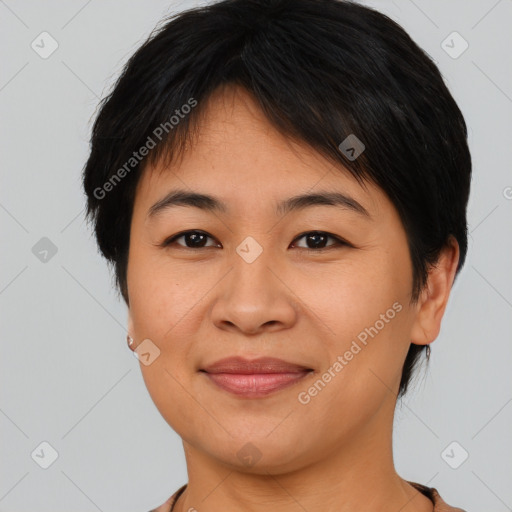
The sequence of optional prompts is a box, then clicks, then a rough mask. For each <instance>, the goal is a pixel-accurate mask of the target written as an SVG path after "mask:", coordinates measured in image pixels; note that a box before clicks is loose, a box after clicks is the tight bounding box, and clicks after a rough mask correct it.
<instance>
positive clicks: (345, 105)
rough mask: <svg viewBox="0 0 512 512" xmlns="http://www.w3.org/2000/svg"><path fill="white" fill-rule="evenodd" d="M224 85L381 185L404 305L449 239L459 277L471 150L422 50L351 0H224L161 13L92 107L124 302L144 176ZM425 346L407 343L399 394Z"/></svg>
mask: <svg viewBox="0 0 512 512" xmlns="http://www.w3.org/2000/svg"><path fill="white" fill-rule="evenodd" d="M228 84H230V85H231V84H233V85H237V86H241V87H243V88H244V89H245V90H246V91H248V92H249V93H251V94H252V96H253V97H254V99H255V101H256V102H257V104H258V105H259V106H260V107H261V109H262V111H263V113H264V114H265V116H266V117H267V118H268V120H269V121H270V122H271V123H272V124H273V125H274V126H275V127H276V128H277V129H278V130H279V132H280V133H282V134H283V135H285V136H287V137H289V138H291V139H294V140H297V141H299V142H302V143H306V144H307V145H309V146H310V147H311V148H313V149H314V150H316V151H317V152H319V153H321V154H322V155H324V156H325V157H326V158H328V159H329V160H330V161H331V162H333V164H334V165H336V166H338V168H339V167H340V166H344V167H345V168H346V169H348V171H350V173H351V174H352V175H353V176H354V177H355V178H356V179H357V180H358V181H359V182H360V183H361V184H363V183H364V182H365V181H369V182H373V183H375V184H376V185H378V186H379V187H380V188H381V189H382V190H383V191H384V192H385V193H386V194H387V196H388V197H389V199H390V200H391V202H392V203H393V205H394V206H395V208H396V209H397V211H398V213H399V215H400V218H401V221H402V223H403V225H404V228H405V231H406V233H407V239H408V245H409V250H410V255H411V261H412V267H413V287H412V290H411V302H413V303H414V302H416V301H417V300H418V298H419V294H420V292H421V291H422V289H423V288H424V286H425V284H426V280H427V277H428V270H429V268H430V267H431V266H432V265H435V263H436V261H437V260H438V257H439V254H440V251H441V249H442V248H443V247H444V246H445V245H446V244H447V242H448V240H449V238H451V237H454V238H455V239H456V241H457V242H458V245H459V248H460V259H459V263H458V267H457V275H458V273H459V271H460V268H461V267H462V265H463V263H464V260H465V256H466V252H467V221H466V208H467V202H468V198H469V190H470V181H471V156H470V152H469V148H468V144H467V128H466V124H465V121H464V118H463V115H462V113H461V111H460V110H459V108H458V106H457V104H456V102H455V100H454V99H453V97H452V96H451V94H450V92H449V91H448V89H447V87H446V85H445V83H444V81H443V78H442V75H441V73H440V72H439V70H438V68H437V67H436V65H435V64H434V62H433V61H432V59H431V58H430V57H429V56H428V54H426V53H425V52H424V51H423V50H422V49H421V48H420V47H419V46H417V45H416V43H414V41H413V40H412V39H411V38H410V37H409V35H408V34H407V33H406V32H405V31H404V30H403V29H402V28H401V27H400V25H398V24H397V23H396V22H394V21H393V20H392V19H390V18H389V17H388V16H386V15H384V14H382V13H380V12H378V11H375V10H373V9H371V8H368V7H365V6H362V5H359V4H357V3H354V2H350V1H343V0H223V1H220V2H216V3H213V4H210V5H206V6H202V7H197V8H194V9H189V10H187V11H183V12H181V13H178V14H174V15H172V16H170V17H167V18H165V19H164V20H162V24H161V26H157V28H155V30H154V31H153V33H152V34H150V36H149V37H148V39H147V40H146V41H145V42H144V43H143V44H142V46H141V47H140V48H139V49H138V50H137V51H136V52H135V53H134V54H133V56H132V57H131V58H130V59H129V61H128V62H127V63H126V65H125V67H124V69H123V71H122V73H121V76H120V77H119V79H118V80H117V82H116V83H115V84H114V87H113V89H112V91H111V92H110V93H109V95H108V96H107V97H105V98H104V99H103V100H102V101H101V103H100V105H99V112H98V115H97V117H96V119H95V122H94V126H93V130H92V136H91V149H90V155H89V158H88V161H87V163H86V165H85V168H84V171H83V185H84V189H85V192H86V195H87V219H88V220H89V221H91V222H92V223H93V226H94V230H95V234H96V239H97V243H98V246H99V248H100V250H101V252H102V254H103V255H104V256H105V258H106V259H107V260H108V261H109V263H111V264H112V265H113V267H114V270H115V278H116V284H117V287H118V290H120V292H121V294H122V296H123V298H124V300H125V302H126V304H127V305H129V298H128V290H127V282H126V272H127V263H128V248H129V236H130V225H131V217H132V211H133V203H134V198H135V189H136V186H137V183H138V182H139V179H140V176H141V173H142V171H143V169H144V168H145V166H146V164H148V163H152V164H155V163H157V162H159V161H162V160H163V159H168V158H169V159H170V160H169V161H171V160H172V159H174V158H175V157H177V156H179V155H180V154H182V151H183V149H184V147H185V145H186V144H189V142H190V140H191V137H192V134H193V133H196V131H197V130H196V129H197V126H198V125H199V123H198V121H199V119H200V113H201V112H202V111H204V109H205V106H206V104H207V101H208V98H209V97H210V96H211V94H212V93H213V92H214V91H216V90H217V89H218V88H219V87H222V86H224V85H228ZM349 135H352V136H354V135H355V136H356V137H357V139H355V140H359V141H361V142H362V144H364V151H363V152H362V153H361V154H360V156H359V157H357V158H353V157H352V158H351V155H353V154H354V151H352V154H349V153H347V152H346V151H342V150H340V143H342V141H344V140H345V139H346V138H347V137H348V136H349ZM349 140H351V139H349ZM359 147H360V148H362V146H359ZM142 148H146V150H145V151H144V150H143V149H142ZM139 150H140V153H139ZM134 152H135V153H134ZM423 349H425V346H419V345H414V344H411V346H410V349H409V352H408V354H407V357H406V360H405V363H404V367H403V373H402V378H401V382H400V388H399V395H398V396H401V395H402V394H403V393H405V391H406V390H407V385H408V383H409V380H410V377H411V373H412V371H413V369H414V367H415V365H416V362H417V360H418V356H419V355H420V353H421V351H422V350H423Z"/></svg>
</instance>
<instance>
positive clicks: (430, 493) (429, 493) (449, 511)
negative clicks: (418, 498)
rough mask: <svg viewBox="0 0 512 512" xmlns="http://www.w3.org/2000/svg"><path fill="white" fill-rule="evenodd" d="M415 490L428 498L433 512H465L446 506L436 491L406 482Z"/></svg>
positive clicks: (432, 488)
mask: <svg viewBox="0 0 512 512" xmlns="http://www.w3.org/2000/svg"><path fill="white" fill-rule="evenodd" d="M408 483H409V484H411V485H412V486H413V487H414V488H415V489H417V490H418V491H420V492H421V493H422V494H424V495H425V496H426V497H427V498H430V500H431V501H432V503H433V504H434V512H466V511H465V510H463V509H461V508H456V507H452V506H450V505H448V503H446V502H445V501H444V500H443V498H441V496H440V495H439V492H437V489H435V488H434V487H427V486H426V485H422V484H418V483H416V482H408Z"/></svg>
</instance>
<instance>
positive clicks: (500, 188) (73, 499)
mask: <svg viewBox="0 0 512 512" xmlns="http://www.w3.org/2000/svg"><path fill="white" fill-rule="evenodd" d="M203 3H204V2H203ZM193 5H199V3H198V2H188V3H186V2H174V3H172V2H170V1H152V2H143V1H142V0H132V1H130V2H121V0H117V1H116V0H107V1H101V2H100V1H99V0H92V1H91V0H90V1H88V2H87V1H82V0H79V1H77V0H73V1H67V2H63V1H62V0H61V1H55V0H54V1H47V2H35V1H25V2H14V1H13V0H6V1H0V30H1V34H2V36H1V38H2V44H1V45H0V52H1V61H2V66H1V76H0V108H1V114H0V115H1V121H2V122H1V134H0V145H1V155H2V166H1V173H2V187H1V189H0V221H1V229H2V238H1V240H2V246H3V248H2V251H1V252H0V258H1V262H0V265H1V266H0V268H1V276H0V307H1V312H2V317H1V318H2V324H1V326H2V335H1V343H2V348H1V358H0V365H1V369H0V378H1V381H0V392H1V400H0V428H1V432H2V444H1V452H0V461H1V463H0V464H1V468H0V510H1V511H12V512H19V511H35V510H37V511H39V512H46V511H53V512H55V511H64V510H74V511H83V512H89V511H96V510H101V511H105V512H107V511H126V512H130V511H133V512H144V511H147V510H149V509H150V508H151V507H154V506H157V505H159V504H161V503H162V502H163V501H165V500H166V499H167V498H168V497H169V496H170V494H171V493H173V492H174V491H175V490H176V489H177V488H178V487H179V486H181V485H182V484H183V483H185V482H186V481H187V476H186V468H185V462H184V456H183V452H182V447H181V441H180V439H179V437H178V436H177V435H176V434H175V433H174V432H173V431H172V430H171V429H170V427H169V426H168V425H167V423H166V422H165V421H164V420H163V418H162V417H161V416H160V413H159V412H158V410H157V409H156V407H155V406H154V404H153V402H152V401H151V398H150V396H149V394H148V393H147V391H146V388H145V385H144V382H143V380H142V376H141V373H140V369H139V363H138V361H137V360H136V359H135V358H134V357H133V356H132V353H131V352H130V351H129V350H128V348H127V346H126V341H125V336H126V329H125V324H126V308H125V306H124V303H122V302H121V301H120V300H119V299H118V298H117V295H116V292H115V291H114V289H113V288H112V279H111V276H110V274H109V271H108V267H107V266H106V263H105V261H104V260H103V259H102V258H101V257H100V256H99V254H98V252H97V249H96V246H95V242H94V239H93V238H92V236H91V233H90V232H89V230H88V228H87V226H86V224H85V222H84V220H83V206H84V198H83V195H82V191H81V188H80V187H81V185H80V172H81V169H82V167H83V165H84V163H85V161H86V158H87V155H88V138H89V134H90V128H91V120H92V118H93V114H94V111H95V108H96V105H97V103H98V100H99V98H101V97H103V96H104V95H105V94H106V92H107V91H108V88H109V86H110V85H111V84H112V82H113V80H114V79H115V78H116V77H117V75H118V73H119V71H120V70H121V68H122V65H123V64H124V63H125V62H126V59H127V57H128V56H129V55H131V54H132V53H133V51H134V50H135V49H136V48H137V47H138V46H139V45H140V44H141V43H142V42H143V41H144V39H145V38H146V37H147V36H148V35H149V33H150V32H151V30H152V29H153V28H154V26H155V25H156V23H157V22H158V21H159V20H160V19H161V18H162V16H163V15H164V14H166V13H170V12H172V11H176V10H182V9H183V8H185V7H188V6H193ZM368 5H371V6H373V7H376V8H378V9H379V10H381V11H382V12H385V13H386V14H388V15H389V16H391V17H392V18H393V19H395V20H397V21H398V22H399V23H400V24H401V25H402V26H403V27H404V28H405V29H406V30H407V31H408V32H409V33H410V34H411V36H412V37H413V39H414V40H415V41H416V42H417V43H418V44H419V45H420V46H421V47H422V48H424V49H425V50H426V51H427V52H428V53H429V54H430V55H431V56H432V57H433V58H434V60H435V61H436V63H437V64H438V66H439V67H440V69H441V72H442V73H443V76H444V77H445V79H446V82H447V84H448V86H449V88H450V90H451V91H452V93H453V95H454V97H455V99H456V100H457V102H458V104H459V105H460V108H461V110H462V111H463V113H464V115H465V117H466V121H467V123H468V125H469V141H470V146H471V151H472V156H473V164H474V177H473V185H472V187H473V188H472V196H471V200H470V204H469V211H468V215H469V224H470V232H471V234H470V238H469V244H470V245H469V253H468V259H467V262H466V265H465V267H464V269H463V271H462V273H461V274H460V276H459V277H458V279H457V281H456V283H455V287H454V289H453V292H452V297H451V299H450V302H449V305H448V309H447V313H446V316H445V318H444V320H443V325H442V333H441V335H440V336H439V338H438V339H437V340H436V341H435V342H434V344H433V345H432V358H431V364H430V367H429V370H428V371H425V370H423V371H420V373H419V374H418V378H417V381H416V382H417V384H416V386H415V388H414V390H413V391H412V392H411V393H410V394H409V395H408V396H407V397H406V399H405V400H404V402H403V403H402V404H401V405H399V406H398V408H397V414H396V428H395V434H394V446H395V460H396V466H397V469H398V471H399V473H400V474H401V475H402V476H403V477H404V478H407V479H408V480H413V481H416V482H421V483H424V484H427V485H429V486H433V487H436V488H437V489H438V490H439V491H440V492H441V495H442V496H443V498H444V499H445V500H446V501H447V502H448V503H450V504H453V505H456V506H460V507H463V508H465V509H466V510H468V512H469V511H470V512H477V511H482V512H483V511H486V512H488V511H490V510H495V511H506V510H512V508H511V507H512V488H511V486H510V482H511V477H512V442H511V436H510V430H511V429H510V425H511V423H512V404H511V401H512V386H511V382H510V366H511V363H512V343H511V341H512V340H511V334H510V333H511V328H512V286H511V285H512V265H511V263H512V257H511V256H512V237H511V236H510V235H511V233H512V199H511V198H512V188H511V187H512V173H511V167H510V162H511V159H512V150H511V140H510V136H511V130H510V121H511V114H512V73H511V68H510V51H511V49H512V31H511V30H510V27H511V26H512V1H511V0H500V1H496V0H485V1H484V0H482V1H472V2H469V1H463V0H457V1H454V0H452V1H441V0H438V1H426V0H425V1H420V0H416V1H414V2H413V1H410V0H404V1H393V2H391V1H380V2H379V1H374V2H369V3H368ZM43 31H47V32H49V33H50V34H51V36H52V37H53V38H54V39H55V40H56V41H57V43H58V45H59V46H58V49H57V50H56V51H55V52H54V53H53V54H52V55H50V56H49V57H48V58H46V59H43V58H41V57H40V55H39V54H38V53H36V52H35V51H34V50H33V49H32V47H31V43H32V41H34V40H35V41H36V43H37V42H38V41H40V39H41V38H40V37H39V34H40V33H41V32H43ZM453 31H457V32H458V33H459V34H460V35H461V36H462V37H463V38H464V39H465V40H466V41H467V42H468V43H469V47H468V49H467V50H466V51H465V52H464V53H462V54H461V55H460V56H458V58H453V57H452V56H450V55H449V54H448V53H447V52H446V51H445V49H443V47H442V46H441V43H442V42H443V41H444V40H445V39H446V38H447V36H449V34H451V33H452V32H453ZM45 41H46V42H45V43H44V45H45V48H46V50H48V49H49V48H50V41H49V40H48V39H46V40H45ZM452 41H453V42H452ZM42 44H43V43H40V42H39V45H40V46H42ZM446 44H448V45H449V46H451V47H452V48H451V49H449V51H451V52H452V54H453V53H454V52H459V51H460V50H461V49H462V46H461V44H462V42H461V40H458V39H455V40H454V39H453V37H452V38H451V39H450V38H449V39H448V40H447V43H445V45H446ZM406 143H407V141H404V144H406ZM43 237H47V238H48V239H49V240H51V242H52V243H53V244H54V245H55V247H56V249H57V252H56V254H54V255H52V253H51V252H49V253H48V254H47V255H46V256H45V255H44V253H41V252H40V251H41V250H42V249H41V247H43V248H44V244H47V243H48V242H47V241H43V242H39V241H40V239H41V238H43ZM38 242H39V243H40V244H43V245H42V246H41V247H40V246H38V245H36V244H37V243H38ZM34 246H36V249H34V250H33V247H34ZM34 253H35V254H34ZM44 257H46V261H41V259H40V258H43V259H44ZM43 441H46V442H48V443H49V444H50V445H51V446H52V447H53V448H54V449H55V450H56V451H57V452H58V458H57V460H56V461H55V462H54V463H53V464H52V465H51V466H50V467H49V468H48V469H42V468H41V467H40V466H39V464H38V463H36V462H35V461H34V460H33V458H32V457H31V454H32V453H33V452H34V450H35V449H36V448H38V447H39V445H40V443H41V442H43ZM453 441H456V442H457V443H458V445H457V446H456V447H455V448H454V450H453V451H451V448H449V449H448V451H447V452H445V451H444V450H445V448H446V447H447V446H448V445H449V444H450V443H452V442H453ZM459 445H460V446H459ZM462 449H464V450H466V451H467V452H468V453H469V457H468V459H467V460H466V461H464V463H463V464H461V465H460V466H459V467H458V468H457V469H453V468H452V467H450V466H449V465H448V464H447V462H446V461H445V460H447V456H446V453H448V455H449V457H450V462H451V463H452V464H454V463H460V460H461V457H462V456H461V454H462V453H463V452H462V451H461V450H462ZM36 452H37V450H36ZM39 453H40V454H41V452H40V448H39ZM443 453H445V456H444V458H443V456H442V454H443ZM44 457H49V451H48V450H46V451H45V456H44ZM44 457H42V456H41V455H40V457H39V459H37V457H34V458H35V459H36V460H39V461H42V459H44Z"/></svg>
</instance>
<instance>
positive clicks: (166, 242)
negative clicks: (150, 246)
mask: <svg viewBox="0 0 512 512" xmlns="http://www.w3.org/2000/svg"><path fill="white" fill-rule="evenodd" d="M190 234H200V235H205V236H207V237H208V238H210V239H214V238H213V237H212V236H210V235H209V234H208V233H205V232H204V231H199V230H190V231H182V232H181V233H177V234H176V235H173V236H172V237H170V238H167V239H165V240H164V241H163V242H162V243H161V244H160V246H161V247H164V248H165V247H170V246H171V245H172V244H174V243H175V242H176V240H178V239H180V238H183V237H184V236H185V235H190ZM307 235H324V236H327V237H328V238H332V239H333V240H334V241H335V242H336V243H335V244H332V245H329V246H327V247H322V248H319V249H310V248H309V247H299V249H301V250H303V251H309V252H323V251H328V250H330V249H335V248H336V247H342V246H347V247H353V245H352V244H350V243H348V242H347V241H345V240H343V239H342V238H340V237H338V236H336V235H332V234H331V233H328V232H326V231H316V230H315V231H306V232H304V233H302V234H300V235H298V236H297V237H296V238H295V239H294V240H293V243H294V242H296V241H297V240H300V239H301V238H304V237H306V236H307ZM178 247H179V248H180V249H185V250H190V251H198V250H201V249H211V248H212V246H209V247H186V246H183V245H179V244H178Z"/></svg>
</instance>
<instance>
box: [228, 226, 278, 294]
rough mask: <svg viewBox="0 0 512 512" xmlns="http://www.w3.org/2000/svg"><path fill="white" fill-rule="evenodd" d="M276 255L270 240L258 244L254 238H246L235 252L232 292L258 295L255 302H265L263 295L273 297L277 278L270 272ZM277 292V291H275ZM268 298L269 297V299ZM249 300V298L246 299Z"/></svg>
mask: <svg viewBox="0 0 512 512" xmlns="http://www.w3.org/2000/svg"><path fill="white" fill-rule="evenodd" d="M272 261H274V262H275V253H274V251H273V250H272V248H271V247H270V245H269V244H268V239H265V241H262V240H261V238H260V242H258V241H257V240H256V239H255V238H253V237H252V236H248V237H246V238H245V239H244V240H243V241H242V242H241V243H240V244H239V245H238V246H237V247H236V250H235V254H233V259H232V264H233V271H232V276H231V279H232V283H231V291H232V292H234V293H236V294H246V293H247V294H248V295H249V297H250V295H251V293H252V294H253V295H256V294H258V295H259V298H258V297H255V300H263V295H262V294H264V295H267V294H268V295H271V294H272V291H273V288H275V284H276V283H275V282H274V281H275V276H274V275H273V273H272V272H271V271H270V269H269V267H272ZM274 291H275V290H274ZM267 298H268V297H267ZM245 299H247V297H245Z"/></svg>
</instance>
